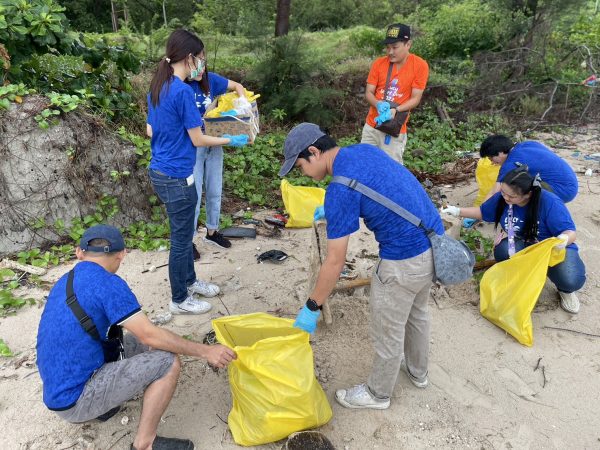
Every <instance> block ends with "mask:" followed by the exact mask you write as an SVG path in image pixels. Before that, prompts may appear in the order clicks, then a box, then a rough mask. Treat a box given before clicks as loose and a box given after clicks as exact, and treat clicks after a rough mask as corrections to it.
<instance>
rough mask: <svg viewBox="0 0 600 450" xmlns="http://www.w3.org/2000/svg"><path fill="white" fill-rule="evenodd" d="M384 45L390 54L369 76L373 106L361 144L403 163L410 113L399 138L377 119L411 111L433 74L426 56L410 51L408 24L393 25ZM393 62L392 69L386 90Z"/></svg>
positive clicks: (378, 63) (384, 57) (370, 103)
mask: <svg viewBox="0 0 600 450" xmlns="http://www.w3.org/2000/svg"><path fill="white" fill-rule="evenodd" d="M383 45H385V46H386V51H387V56H382V57H381V58H377V59H376V60H375V62H373V65H372V66H371V70H370V71H369V77H368V78H367V89H366V92H365V97H366V99H367V101H368V102H369V105H371V107H370V108H369V114H368V115H367V121H366V123H365V126H364V128H363V132H362V139H361V143H363V144H373V145H375V146H377V147H379V148H380V149H382V150H384V151H385V152H386V153H387V154H388V155H390V156H391V157H392V158H394V159H395V160H397V161H398V162H400V163H401V164H402V155H403V154H404V148H405V147H406V122H408V115H407V117H406V121H405V122H404V125H403V126H402V129H401V130H400V135H399V136H398V137H393V136H390V135H387V134H385V133H383V132H382V131H379V130H378V129H377V126H378V123H377V122H378V120H379V121H380V122H381V121H382V119H383V118H385V117H394V116H395V115H396V114H397V113H403V112H409V111H411V110H412V109H414V108H415V107H416V106H417V105H418V104H419V103H420V102H421V97H422V96H423V91H424V90H425V86H426V85H427V78H428V77H429V66H428V65H427V62H426V61H425V60H424V59H423V58H420V57H418V56H416V55H414V54H412V53H410V47H411V45H412V41H411V39H410V27H409V26H408V25H404V24H401V23H395V24H392V25H390V26H389V27H388V29H387V32H386V38H385V40H384V41H383ZM390 65H391V66H392V69H391V73H390V77H389V85H388V87H387V89H386V79H387V77H388V72H389V70H390ZM377 119H378V120H377Z"/></svg>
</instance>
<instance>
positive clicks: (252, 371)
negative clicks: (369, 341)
mask: <svg viewBox="0 0 600 450" xmlns="http://www.w3.org/2000/svg"><path fill="white" fill-rule="evenodd" d="M293 323H294V321H293V320H290V319H280V318H278V317H273V316H271V315H269V314H265V313H254V314H245V315H240V316H228V317H223V318H220V319H215V320H213V321H212V325H213V328H214V330H215V333H216V336H217V340H218V341H219V342H220V343H222V344H224V345H227V346H228V347H231V348H232V349H233V350H234V351H235V352H236V353H237V359H236V360H234V361H233V362H232V363H231V364H229V366H228V372H229V385H230V387H231V396H232V398H233V406H232V408H231V412H230V413H229V420H228V424H229V429H230V430H231V434H233V439H234V440H235V442H236V443H237V444H239V445H245V446H249V445H260V444H266V443H268V442H274V441H277V440H279V439H283V438H285V437H287V436H289V435H290V434H291V433H294V432H296V431H301V430H306V429H309V428H315V427H318V426H321V425H324V424H326V423H327V422H329V420H330V419H331V416H332V414H333V413H332V411H331V406H329V402H328V401H327V397H326V396H325V393H324V392H323V389H322V388H321V385H320V384H319V382H318V381H317V379H316V377H315V373H314V367H313V353H312V349H311V347H310V343H309V341H308V339H309V334H308V333H306V332H305V331H302V330H300V329H299V328H294V327H293V326H292V325H293Z"/></svg>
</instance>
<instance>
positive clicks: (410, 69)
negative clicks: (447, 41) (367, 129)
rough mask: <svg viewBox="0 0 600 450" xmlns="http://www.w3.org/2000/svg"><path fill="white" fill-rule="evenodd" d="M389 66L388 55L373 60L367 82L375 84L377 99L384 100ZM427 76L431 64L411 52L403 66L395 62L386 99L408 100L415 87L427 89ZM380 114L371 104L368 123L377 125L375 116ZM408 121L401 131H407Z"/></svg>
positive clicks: (394, 100)
mask: <svg viewBox="0 0 600 450" xmlns="http://www.w3.org/2000/svg"><path fill="white" fill-rule="evenodd" d="M389 67H390V58H389V57H388V56H382V57H381V58H377V59H376V60H375V62H373V65H372V66H371V70H370V71H369V77H368V78H367V84H372V85H373V86H375V98H376V99H377V100H383V97H384V95H385V92H384V91H385V79H386V78H387V73H388V70H389ZM427 78H429V66H428V65H427V61H425V60H424V59H423V58H420V57H418V56H417V55H413V54H412V53H409V55H408V56H407V58H406V61H405V62H404V64H403V65H402V67H400V68H398V64H394V68H393V69H392V74H391V76H390V84H389V87H388V92H389V95H388V97H387V98H386V100H388V101H393V102H395V103H397V104H399V105H401V104H402V103H404V102H406V101H408V99H409V98H410V96H411V94H412V90H413V88H414V89H425V86H426V85H427ZM378 115H379V114H378V113H377V109H376V108H374V107H372V106H371V107H370V108H369V113H368V114H367V124H369V125H370V126H372V127H375V125H376V124H375V117H377V116H378ZM406 122H408V119H406ZM406 122H404V125H403V126H402V130H400V133H406Z"/></svg>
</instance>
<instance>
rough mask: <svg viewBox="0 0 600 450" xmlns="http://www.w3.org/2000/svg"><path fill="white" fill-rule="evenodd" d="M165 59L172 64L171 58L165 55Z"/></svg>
mask: <svg viewBox="0 0 600 450" xmlns="http://www.w3.org/2000/svg"><path fill="white" fill-rule="evenodd" d="M165 61H166V62H168V63H169V64H171V58H167V57H166V56H165Z"/></svg>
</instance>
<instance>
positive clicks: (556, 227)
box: [442, 165, 586, 314]
mask: <svg viewBox="0 0 600 450" xmlns="http://www.w3.org/2000/svg"><path fill="white" fill-rule="evenodd" d="M442 212H444V213H448V214H451V215H454V216H456V217H468V218H472V219H478V220H482V219H483V220H485V221H486V222H494V223H495V224H496V227H497V226H498V224H500V226H501V228H502V230H503V234H502V235H501V236H500V237H501V239H499V240H498V243H497V245H496V246H495V248H494V257H495V258H496V261H504V260H506V259H508V258H510V257H511V256H512V255H513V254H514V253H515V252H518V251H520V250H523V249H524V248H525V247H528V246H530V245H532V244H535V243H536V242H539V241H543V240H544V239H547V238H550V237H558V238H560V239H561V240H562V242H561V243H560V244H558V245H557V247H558V248H565V247H566V256H565V260H564V261H563V262H562V263H560V264H557V265H556V266H554V267H549V268H548V278H550V280H551V281H552V282H553V283H554V284H555V285H556V288H557V289H558V293H559V295H560V305H561V307H562V308H563V309H564V310H565V311H567V312H570V313H572V314H576V313H577V312H579V299H578V298H577V295H576V294H575V291H578V290H579V289H581V288H582V287H583V285H584V283H585V279H586V276H585V265H584V264H583V261H582V260H581V258H580V257H579V252H578V248H577V245H576V244H575V239H576V232H575V223H574V222H573V219H572V218H571V214H570V213H569V210H568V209H567V207H566V206H565V204H564V203H563V201H562V200H561V199H560V198H558V197H557V196H556V195H555V194H553V193H552V192H548V191H546V190H543V189H542V188H541V179H540V178H539V176H535V177H534V176H531V175H530V174H529V173H528V167H527V166H525V165H523V166H521V167H518V168H516V169H513V170H511V171H510V172H508V173H507V174H506V176H505V177H504V179H503V181H502V183H501V184H500V192H497V193H495V194H494V195H493V196H492V197H491V198H490V199H489V200H487V201H485V202H484V203H483V204H482V205H481V206H479V207H471V208H457V207H456V206H448V207H447V208H445V209H442Z"/></svg>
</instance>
